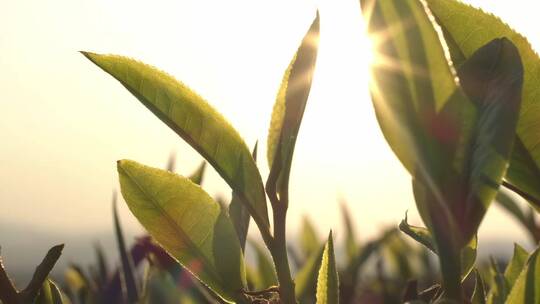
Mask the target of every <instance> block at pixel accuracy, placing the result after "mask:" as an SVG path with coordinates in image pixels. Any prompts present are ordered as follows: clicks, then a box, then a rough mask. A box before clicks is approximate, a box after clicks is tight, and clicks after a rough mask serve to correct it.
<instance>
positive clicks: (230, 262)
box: [118, 160, 246, 302]
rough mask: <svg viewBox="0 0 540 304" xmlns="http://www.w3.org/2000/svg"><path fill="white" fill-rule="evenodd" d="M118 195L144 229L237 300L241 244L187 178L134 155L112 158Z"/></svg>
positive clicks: (219, 290)
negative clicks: (146, 163)
mask: <svg viewBox="0 0 540 304" xmlns="http://www.w3.org/2000/svg"><path fill="white" fill-rule="evenodd" d="M118 173H119V175H120V185H121V189H122V195H123V196H124V199H125V200H126V202H127V204H128V207H129V209H130V210H131V212H132V213H133V214H134V215H135V217H136V218H137V219H138V220H139V222H140V223H141V224H142V225H143V226H144V227H145V228H146V229H147V230H148V232H149V233H150V235H152V236H153V237H154V239H155V240H156V241H157V242H159V243H160V245H161V246H163V248H165V250H167V251H168V252H169V254H171V255H172V256H173V257H174V258H176V259H177V260H178V261H179V262H180V264H182V266H184V267H185V268H187V269H189V271H190V272H191V273H192V274H193V275H194V276H195V277H196V278H198V279H199V280H200V281H201V282H203V283H204V284H206V285H208V287H210V288H211V289H212V290H213V291H214V292H216V293H217V294H219V295H220V296H221V297H222V298H223V299H224V300H226V301H230V302H232V301H242V299H241V294H240V291H241V290H242V289H243V288H244V287H245V282H246V277H245V269H244V263H243V255H242V250H241V248H240V244H239V242H238V238H237V237H236V234H235V231H234V227H233V225H232V223H231V221H230V219H229V217H228V216H227V215H226V214H225V213H224V212H223V211H222V210H220V206H219V205H218V203H217V202H215V201H214V200H213V199H212V198H211V197H210V196H209V195H208V194H207V193H206V192H204V190H202V189H201V188H200V187H199V186H197V185H195V184H194V183H193V182H191V181H190V180H189V179H187V178H185V177H182V176H180V175H176V174H174V173H171V172H168V171H164V170H159V169H155V168H151V167H147V166H144V165H141V164H138V163H136V162H134V161H129V160H122V161H119V162H118Z"/></svg>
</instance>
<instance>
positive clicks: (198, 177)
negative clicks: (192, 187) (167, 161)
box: [169, 161, 206, 186]
mask: <svg viewBox="0 0 540 304" xmlns="http://www.w3.org/2000/svg"><path fill="white" fill-rule="evenodd" d="M204 169H206V162H204V161H203V162H202V163H201V164H200V165H199V167H198V168H197V170H195V172H193V173H192V174H191V175H190V176H189V179H190V180H191V181H192V182H193V183H195V184H197V185H199V186H200V185H202V182H203V178H204ZM169 171H170V170H169Z"/></svg>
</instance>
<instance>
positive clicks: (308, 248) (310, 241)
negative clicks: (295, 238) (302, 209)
mask: <svg viewBox="0 0 540 304" xmlns="http://www.w3.org/2000/svg"><path fill="white" fill-rule="evenodd" d="M320 246H321V244H320V242H319V237H318V236H317V231H315V226H314V225H313V223H312V222H311V220H310V219H309V217H307V216H304V217H303V219H302V226H301V230H300V248H301V249H302V253H303V254H304V257H305V258H308V257H310V256H311V255H312V254H313V253H314V252H317V250H319V248H320Z"/></svg>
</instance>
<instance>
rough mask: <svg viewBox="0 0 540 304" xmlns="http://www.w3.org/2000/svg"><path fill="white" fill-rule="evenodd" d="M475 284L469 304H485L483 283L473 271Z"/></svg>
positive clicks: (478, 274)
mask: <svg viewBox="0 0 540 304" xmlns="http://www.w3.org/2000/svg"><path fill="white" fill-rule="evenodd" d="M474 274H475V283H474V291H473V294H472V297H471V304H486V292H485V289H484V281H483V280H482V277H481V276H480V273H478V270H475V272H474Z"/></svg>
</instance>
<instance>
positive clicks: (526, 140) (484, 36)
mask: <svg viewBox="0 0 540 304" xmlns="http://www.w3.org/2000/svg"><path fill="white" fill-rule="evenodd" d="M427 4H428V6H429V8H430V10H431V12H432V13H433V15H434V16H435V17H436V20H437V22H438V23H439V24H440V25H441V27H442V28H443V31H444V34H445V37H446V40H447V41H449V42H451V43H449V47H450V50H451V52H450V53H451V54H452V59H453V60H454V61H455V62H456V61H457V62H459V61H460V60H463V59H460V58H469V57H471V56H472V54H473V53H474V52H475V51H476V50H477V49H478V48H480V47H481V46H483V45H485V44H486V43H488V42H489V41H491V40H493V39H496V38H499V37H507V38H508V39H509V40H510V41H512V42H513V43H514V44H515V46H516V47H517V48H518V49H519V53H520V55H521V58H522V60H523V65H524V75H523V94H522V97H523V101H522V103H523V107H522V108H523V110H522V111H521V113H520V117H519V123H518V125H517V129H516V132H517V135H518V136H517V137H518V138H517V140H516V144H515V147H514V153H513V154H512V160H511V162H510V168H509V169H508V173H507V175H506V178H507V179H508V180H509V181H510V182H511V183H512V184H514V185H515V186H517V187H518V188H519V189H521V190H522V191H525V192H526V193H529V194H531V195H532V196H534V197H536V198H540V145H539V144H538V134H539V133H540V125H539V124H538V123H537V122H538V120H539V119H540V118H539V114H538V113H540V102H538V100H539V99H540V91H538V90H537V86H538V75H540V60H539V58H538V55H537V54H536V52H535V51H534V50H533V49H532V47H531V45H530V44H529V42H528V41H527V39H526V38H525V37H523V36H522V35H521V34H519V33H517V32H516V31H514V30H513V29H512V28H510V27H509V26H508V25H506V24H505V23H504V22H502V21H501V20H500V19H499V18H498V17H496V16H494V15H491V14H488V13H485V12H483V11H482V10H480V9H477V8H473V7H472V6H469V5H467V4H464V3H462V2H460V1H456V0H427ZM536 208H540V206H538V205H536Z"/></svg>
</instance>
